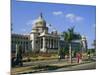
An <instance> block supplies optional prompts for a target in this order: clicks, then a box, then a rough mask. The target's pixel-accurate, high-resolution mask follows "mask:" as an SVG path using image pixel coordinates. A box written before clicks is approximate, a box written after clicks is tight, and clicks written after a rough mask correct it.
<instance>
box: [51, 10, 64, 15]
mask: <svg viewBox="0 0 100 75" xmlns="http://www.w3.org/2000/svg"><path fill="white" fill-rule="evenodd" d="M53 14H54V15H62V14H63V12H62V11H54V12H53Z"/></svg>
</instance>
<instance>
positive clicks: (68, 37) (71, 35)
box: [62, 27, 81, 63]
mask: <svg viewBox="0 0 100 75" xmlns="http://www.w3.org/2000/svg"><path fill="white" fill-rule="evenodd" d="M62 36H63V37H64V40H65V41H66V42H68V44H69V59H70V63H72V48H71V43H72V41H74V40H79V39H81V35H80V34H78V33H76V32H74V27H71V28H69V29H68V30H67V31H64V32H63V35H62Z"/></svg>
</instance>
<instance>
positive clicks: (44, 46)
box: [42, 37, 46, 52]
mask: <svg viewBox="0 0 100 75" xmlns="http://www.w3.org/2000/svg"><path fill="white" fill-rule="evenodd" d="M42 51H43V52H46V38H45V37H43V49H42Z"/></svg>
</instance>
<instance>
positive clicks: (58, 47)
mask: <svg viewBox="0 0 100 75" xmlns="http://www.w3.org/2000/svg"><path fill="white" fill-rule="evenodd" d="M57 42H58V45H57V47H58V50H60V40H59V38H58V41H57Z"/></svg>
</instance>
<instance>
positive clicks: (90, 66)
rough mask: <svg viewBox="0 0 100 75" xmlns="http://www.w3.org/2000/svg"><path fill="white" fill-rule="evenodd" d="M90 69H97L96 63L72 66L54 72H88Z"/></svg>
mask: <svg viewBox="0 0 100 75" xmlns="http://www.w3.org/2000/svg"><path fill="white" fill-rule="evenodd" d="M88 69H96V62H92V63H86V64H81V65H76V66H71V67H67V68H60V69H57V70H54V71H73V70H88Z"/></svg>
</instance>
